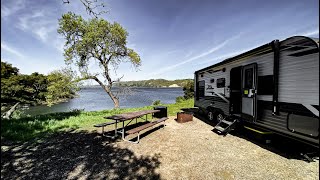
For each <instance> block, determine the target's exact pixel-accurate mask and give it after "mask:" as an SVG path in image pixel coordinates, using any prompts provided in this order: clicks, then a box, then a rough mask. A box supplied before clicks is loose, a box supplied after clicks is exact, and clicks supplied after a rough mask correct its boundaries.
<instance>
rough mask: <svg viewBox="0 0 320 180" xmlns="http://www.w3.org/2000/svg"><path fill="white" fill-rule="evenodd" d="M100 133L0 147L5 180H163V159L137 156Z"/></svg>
mask: <svg viewBox="0 0 320 180" xmlns="http://www.w3.org/2000/svg"><path fill="white" fill-rule="evenodd" d="M114 142H115V141H114V140H111V139H108V138H104V137H101V136H100V135H99V134H98V133H89V132H87V131H80V132H71V131H70V132H61V133H57V134H55V135H53V136H51V137H50V138H47V139H46V140H45V141H43V142H37V143H30V142H27V143H24V144H20V145H12V146H3V145H2V147H1V165H2V168H1V178H3V179H18V178H19V179H80V178H83V179H160V175H159V174H158V173H156V172H155V171H156V169H157V168H158V167H159V165H160V161H159V158H160V155H159V154H155V155H154V156H136V155H135V154H134V153H133V152H132V151H131V150H129V149H126V148H120V147H118V146H117V144H116V143H114Z"/></svg>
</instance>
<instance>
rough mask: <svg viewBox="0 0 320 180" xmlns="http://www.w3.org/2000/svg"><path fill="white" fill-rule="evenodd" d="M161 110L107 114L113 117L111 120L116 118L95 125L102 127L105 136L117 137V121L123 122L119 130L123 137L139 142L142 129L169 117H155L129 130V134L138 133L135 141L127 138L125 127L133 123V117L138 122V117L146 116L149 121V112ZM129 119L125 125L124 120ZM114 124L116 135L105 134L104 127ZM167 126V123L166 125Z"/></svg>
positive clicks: (110, 117)
mask: <svg viewBox="0 0 320 180" xmlns="http://www.w3.org/2000/svg"><path fill="white" fill-rule="evenodd" d="M159 111H160V110H143V111H136V112H129V113H124V114H117V115H112V116H107V117H104V118H106V119H111V120H114V121H112V122H106V123H101V124H96V125H94V127H101V128H102V135H104V136H107V137H112V138H114V137H116V136H117V134H118V128H117V123H118V122H122V130H119V132H121V134H122V139H123V140H124V141H129V142H132V143H139V140H140V131H142V130H144V129H147V128H149V127H152V126H154V125H156V124H159V123H161V122H165V121H166V120H167V119H168V118H167V117H163V118H159V119H153V121H151V122H149V123H147V124H144V125H142V126H139V127H136V128H133V129H131V130H129V131H127V132H126V133H127V134H135V133H138V140H137V141H135V142H133V141H130V140H127V139H125V127H126V126H127V125H128V124H130V123H131V121H132V120H133V119H136V123H137V118H141V117H142V116H144V115H145V116H146V118H145V120H146V121H148V116H147V115H148V114H152V115H153V113H156V112H159ZM127 120H130V121H129V123H128V124H127V125H126V126H125V125H124V122H125V121H127ZM112 124H115V135H114V136H108V135H105V134H104V127H106V126H109V125H112ZM164 126H165V125H164Z"/></svg>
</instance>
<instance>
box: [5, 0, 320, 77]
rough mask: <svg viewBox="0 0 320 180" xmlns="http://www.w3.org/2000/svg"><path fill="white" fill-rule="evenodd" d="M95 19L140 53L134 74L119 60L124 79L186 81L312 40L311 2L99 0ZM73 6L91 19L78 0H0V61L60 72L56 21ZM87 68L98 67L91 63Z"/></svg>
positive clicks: (314, 16) (314, 0)
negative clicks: (260, 50) (249, 55)
mask: <svg viewBox="0 0 320 180" xmlns="http://www.w3.org/2000/svg"><path fill="white" fill-rule="evenodd" d="M104 2H105V3H106V5H107V6H106V10H108V11H109V12H108V13H106V14H104V15H103V16H102V17H103V18H105V19H107V20H109V21H117V22H119V23H120V24H121V25H122V26H123V27H124V28H125V29H127V31H128V32H129V37H128V46H129V47H131V48H133V49H135V51H136V52H138V54H139V55H140V57H141V60H142V66H141V67H140V71H138V72H136V71H135V70H134V69H133V68H132V67H131V66H130V64H121V65H120V68H119V69H118V71H117V73H116V74H115V73H113V74H112V76H113V77H121V76H122V75H124V78H123V80H142V79H151V78H164V79H182V78H193V73H194V71H196V70H198V69H201V68H203V67H206V66H209V65H212V64H215V63H217V62H220V61H222V60H224V59H225V58H228V57H231V56H235V55H237V54H240V53H241V52H245V51H247V50H250V49H252V48H254V47H257V46H259V45H263V44H265V43H268V42H270V41H272V40H274V39H280V40H281V39H285V38H287V37H289V36H293V35H305V36H310V37H319V11H318V10H319V3H318V0H304V1H301V0H298V1H294V0H290V1H280V0H279V1H270V0H269V1H265V0H261V1H258V0H252V1H246V0H242V1H239V0H225V1H218V0H217V1H214V0H208V1H206V0H201V1H196V0H194V1H189V0H157V1H156V0H134V1H133V0H105V1H104ZM68 11H73V12H75V13H76V14H80V15H82V16H84V17H85V18H90V16H88V15H87V14H86V12H85V9H84V7H83V6H82V4H81V3H80V1H79V0H71V3H70V4H63V3H62V1H61V0H34V1H32V0H15V1H11V0H1V60H2V61H7V62H9V63H12V64H13V65H14V66H16V67H18V68H19V69H20V72H21V73H24V74H30V73H32V72H40V73H44V74H47V73H48V72H50V71H52V70H55V69H59V68H61V67H63V66H65V64H64V57H63V44H64V39H63V38H62V37H61V36H60V35H59V34H58V33H57V27H58V18H60V17H61V15H62V14H63V13H66V12H68ZM90 68H91V69H92V70H93V72H95V71H98V65H97V63H96V62H93V64H92V65H90Z"/></svg>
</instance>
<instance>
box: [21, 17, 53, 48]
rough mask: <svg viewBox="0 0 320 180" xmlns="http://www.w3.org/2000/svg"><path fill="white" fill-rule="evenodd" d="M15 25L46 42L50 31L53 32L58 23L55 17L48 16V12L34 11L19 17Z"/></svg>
mask: <svg viewBox="0 0 320 180" xmlns="http://www.w3.org/2000/svg"><path fill="white" fill-rule="evenodd" d="M17 27H18V28H19V29H21V30H23V31H26V32H28V31H30V32H32V33H33V34H34V35H35V36H36V37H37V38H39V39H40V40H41V41H42V42H45V43H46V42H47V41H48V39H49V36H50V33H53V32H55V30H56V29H57V27H58V25H57V21H56V19H55V18H50V14H48V12H44V11H36V12H33V13H31V14H24V15H23V16H21V17H19V18H18V24H17ZM55 35H56V33H55Z"/></svg>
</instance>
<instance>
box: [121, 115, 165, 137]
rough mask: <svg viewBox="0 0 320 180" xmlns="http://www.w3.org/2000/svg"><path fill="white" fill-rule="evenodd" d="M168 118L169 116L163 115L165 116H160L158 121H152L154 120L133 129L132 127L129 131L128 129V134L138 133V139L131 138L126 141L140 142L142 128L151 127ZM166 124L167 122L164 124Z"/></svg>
mask: <svg viewBox="0 0 320 180" xmlns="http://www.w3.org/2000/svg"><path fill="white" fill-rule="evenodd" d="M167 119H168V118H167V117H163V118H160V119H157V120H156V121H152V122H149V123H147V124H144V125H142V126H139V127H136V128H133V129H130V130H129V131H127V134H135V133H138V137H137V138H138V139H137V141H129V140H126V139H125V140H126V141H129V142H132V143H139V141H140V131H142V130H145V129H147V128H149V127H152V126H154V125H156V124H159V123H161V122H165V121H166V120H167ZM163 125H164V126H165V124H163Z"/></svg>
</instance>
